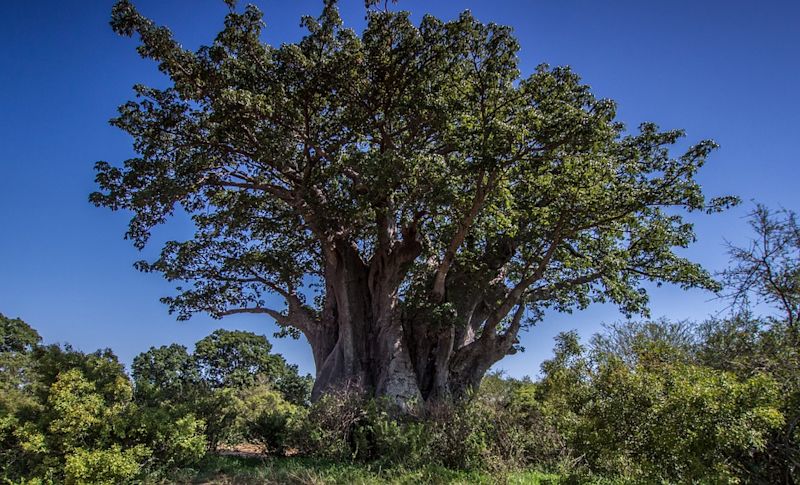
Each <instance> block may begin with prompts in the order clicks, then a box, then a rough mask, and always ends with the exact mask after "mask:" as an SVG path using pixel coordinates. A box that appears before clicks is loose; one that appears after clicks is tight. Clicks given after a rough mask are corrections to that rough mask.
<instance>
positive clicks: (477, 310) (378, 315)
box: [305, 236, 523, 405]
mask: <svg viewBox="0 0 800 485" xmlns="http://www.w3.org/2000/svg"><path fill="white" fill-rule="evenodd" d="M409 237H413V236H409ZM407 239H408V238H406V240H405V241H404V242H403V243H402V244H400V243H398V244H396V245H394V246H393V247H392V248H391V249H390V250H386V251H382V252H380V251H379V252H377V253H376V255H375V256H373V257H372V258H371V260H370V261H369V263H366V262H364V261H363V260H362V258H361V257H360V255H359V252H358V249H357V248H356V247H354V246H352V245H349V244H346V243H340V244H338V245H333V246H332V247H331V249H330V250H329V251H328V252H327V257H326V259H327V265H326V268H325V281H326V295H325V306H324V309H323V311H322V314H321V315H320V316H319V321H317V322H316V323H315V325H314V326H313V328H314V329H316V330H315V331H306V332H305V333H306V336H307V337H308V340H309V342H310V343H311V346H312V348H313V352H314V358H315V363H316V381H315V385H314V389H313V392H312V398H313V399H318V398H319V397H320V396H321V395H322V394H323V393H325V392H328V391H331V390H334V389H337V388H343V387H349V386H357V387H358V388H360V389H363V390H364V391H366V392H367V393H368V394H370V395H374V396H380V397H388V398H390V399H392V400H394V401H395V402H397V403H399V404H401V405H408V404H409V403H411V402H415V401H421V400H432V399H442V398H456V399H458V398H462V397H465V396H466V395H468V394H469V392H470V391H471V390H473V389H475V388H476V387H477V386H478V385H479V384H480V380H481V378H482V377H483V375H484V374H485V373H486V371H487V370H488V369H489V368H490V367H491V366H492V365H493V364H494V363H495V362H497V361H498V360H500V359H501V358H503V357H504V356H505V355H507V354H508V353H510V352H512V351H513V343H514V341H515V339H516V335H517V332H518V330H519V321H520V319H521V316H522V308H523V307H522V305H516V307H517V312H516V313H515V315H514V318H513V319H512V321H511V326H510V327H508V328H506V329H505V331H503V332H501V333H498V332H497V327H498V324H499V323H500V320H499V319H498V320H496V321H495V320H492V319H493V318H496V315H495V311H494V310H495V309H494V308H493V307H492V305H490V303H489V301H497V299H498V298H500V299H502V298H503V297H504V296H505V295H504V294H503V292H502V291H501V290H500V288H501V287H502V288H505V287H504V286H502V285H500V284H499V283H497V282H493V281H492V280H490V279H489V278H487V277H483V278H481V277H480V276H478V275H476V274H474V273H469V274H468V273H466V272H464V273H462V272H459V271H458V270H457V269H456V270H453V271H451V273H450V277H449V278H448V279H447V285H446V288H447V290H446V292H445V295H443V299H442V301H439V303H445V302H446V303H452V304H453V305H454V307H455V308H456V314H455V316H454V320H451V321H446V322H442V321H440V322H436V321H433V322H432V321H430V319H429V318H428V317H427V316H426V315H424V314H421V313H420V312H416V311H414V310H413V309H408V308H405V309H404V308H402V305H401V300H400V295H399V289H400V285H401V283H402V282H403V280H404V278H405V276H406V272H407V266H408V264H409V263H411V261H413V259H414V258H415V257H416V256H417V255H418V254H419V249H420V248H419V244H418V243H417V242H414V241H412V242H411V243H409V242H408V241H407ZM502 259H503V261H500V262H499V263H498V264H502V263H504V262H505V259H506V258H502ZM493 269H496V268H493ZM484 274H488V272H484ZM431 298H433V297H431ZM504 316H505V315H502V316H501V317H504ZM320 329H322V331H320Z"/></svg>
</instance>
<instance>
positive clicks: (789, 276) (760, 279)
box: [722, 204, 800, 343]
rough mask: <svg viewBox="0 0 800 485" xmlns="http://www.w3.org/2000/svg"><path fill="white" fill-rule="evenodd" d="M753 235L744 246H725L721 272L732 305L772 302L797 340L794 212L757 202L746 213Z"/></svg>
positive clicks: (798, 269)
mask: <svg viewBox="0 0 800 485" xmlns="http://www.w3.org/2000/svg"><path fill="white" fill-rule="evenodd" d="M750 226H751V227H752V228H753V232H754V233H755V234H754V237H753V239H751V241H750V243H749V244H748V245H747V246H735V245H733V244H729V245H728V254H729V255H730V257H731V263H732V265H731V267H730V268H729V269H727V270H725V271H723V273H722V276H723V278H724V282H725V286H726V289H727V290H728V291H727V293H725V294H724V296H726V297H727V298H729V299H730V300H731V301H732V303H733V304H734V305H745V306H746V305H747V304H748V302H750V301H751V300H754V302H755V303H761V302H763V303H766V304H769V305H772V306H773V307H774V308H776V309H777V310H778V311H780V316H779V317H778V318H777V320H778V321H784V322H785V324H786V325H787V326H788V327H789V331H790V332H791V334H792V335H793V338H794V339H796V342H798V343H800V329H798V325H800V323H798V321H800V226H798V224H797V216H796V215H795V213H794V212H792V211H789V210H786V209H782V210H779V211H773V210H770V209H769V208H768V207H766V206H763V205H760V204H759V205H758V206H757V207H756V209H755V210H754V211H753V212H752V213H751V214H750Z"/></svg>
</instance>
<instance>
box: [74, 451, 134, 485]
mask: <svg viewBox="0 0 800 485" xmlns="http://www.w3.org/2000/svg"><path fill="white" fill-rule="evenodd" d="M149 454H150V450H148V449H147V448H146V447H144V446H141V445H139V446H136V447H134V448H131V449H127V450H123V449H121V448H120V446H119V445H113V446H112V447H111V448H109V449H105V450H85V449H83V448H77V449H75V450H74V451H72V452H71V453H70V454H69V455H67V457H66V463H65V465H64V483H66V484H67V485H78V484H96V485H105V484H111V485H113V484H118V483H127V482H130V481H131V480H132V479H133V478H135V477H136V476H137V475H138V474H139V471H140V469H141V464H140V463H141V461H142V459H143V458H145V457H147V456H148V455H149Z"/></svg>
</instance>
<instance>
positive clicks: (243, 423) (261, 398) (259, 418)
mask: <svg viewBox="0 0 800 485" xmlns="http://www.w3.org/2000/svg"><path fill="white" fill-rule="evenodd" d="M234 408H235V414H236V423H235V426H236V428H237V431H238V433H239V435H240V436H241V437H242V438H243V439H244V440H246V441H249V442H251V443H258V444H260V445H262V446H264V448H265V450H267V451H271V452H278V453H283V452H284V450H285V449H286V447H287V446H288V442H289V437H290V433H291V430H292V429H293V428H295V427H297V426H298V425H299V422H300V421H302V420H303V419H304V417H305V410H304V409H303V408H301V407H299V406H296V405H294V404H292V403H290V402H288V401H287V400H286V399H285V398H284V397H283V395H282V394H281V393H280V392H278V391H275V390H273V389H272V388H270V386H268V385H266V384H263V385H259V386H254V387H251V388H247V389H244V390H242V391H239V393H238V394H237V396H236V403H235V404H234Z"/></svg>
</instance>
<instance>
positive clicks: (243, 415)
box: [0, 315, 800, 483]
mask: <svg viewBox="0 0 800 485" xmlns="http://www.w3.org/2000/svg"><path fill="white" fill-rule="evenodd" d="M787 331H788V329H787V327H785V326H782V325H781V324H780V322H779V321H776V320H772V321H767V320H757V319H754V318H752V317H750V316H748V315H738V316H736V317H734V318H731V319H728V320H720V321H712V322H707V323H705V324H703V325H702V326H699V327H697V328H693V327H690V326H689V325H688V324H685V323H670V322H666V321H657V322H640V323H631V322H629V323H623V324H619V325H615V326H610V327H608V328H607V329H606V332H605V333H603V334H601V335H597V336H595V338H594V339H592V341H591V343H590V345H588V346H587V347H584V346H582V345H581V344H580V342H579V341H578V338H577V336H576V334H575V333H570V332H568V333H563V334H561V335H560V336H559V337H558V339H557V342H556V347H555V355H554V357H553V358H552V359H550V360H548V361H546V362H545V363H544V364H543V365H542V377H541V379H539V380H538V381H536V382H533V381H531V380H529V379H522V380H518V379H512V378H508V377H505V376H503V375H500V374H490V375H489V376H487V377H486V378H485V379H484V382H483V383H482V386H481V388H480V390H479V391H478V392H477V393H476V394H475V395H474V396H472V399H471V400H469V401H466V402H458V403H453V402H446V401H440V402H436V403H428V404H421V403H420V404H419V405H416V406H412V407H411V408H410V409H404V410H401V409H399V408H398V407H396V406H394V405H393V404H392V403H390V402H387V401H381V400H375V399H368V398H366V397H365V395H364V394H363V393H361V392H359V390H358V389H344V390H342V391H340V392H338V393H333V394H330V395H327V396H325V397H324V398H323V399H321V400H320V401H318V402H316V403H314V404H310V403H309V402H308V387H307V384H308V382H307V380H306V379H305V378H302V377H300V376H298V375H297V373H296V370H295V369H293V368H292V367H290V366H287V365H286V363H285V362H284V361H283V360H282V359H281V358H280V357H279V356H276V355H273V354H270V353H269V352H266V353H260V354H253V353H252V352H251V351H252V350H253V349H252V348H251V346H252V345H256V344H257V345H263V341H261V340H259V339H258V338H256V337H255V336H253V335H252V334H244V333H238V334H235V335H232V334H229V333H226V332H216V333H215V334H213V337H214V338H212V339H211V340H215V341H216V343H214V345H215V346H216V347H215V348H214V351H213V352H212V354H213V355H215V356H216V357H215V358H214V359H211V361H213V362H211V361H209V360H208V359H206V360H204V358H203V357H202V356H203V352H202V350H197V349H196V351H195V353H194V354H189V353H188V352H186V350H185V349H183V351H181V348H180V347H178V346H173V347H171V348H162V349H151V350H150V351H148V352H146V353H144V354H142V355H140V356H139V357H137V359H136V360H135V362H134V365H133V378H132V379H131V378H129V377H128V375H127V374H126V373H125V372H124V369H123V366H122V365H120V364H119V362H118V361H117V359H116V357H114V355H113V354H112V353H111V352H110V351H107V350H106V351H98V352H95V353H92V354H83V353H81V352H78V351H76V350H73V349H71V348H69V347H66V346H63V347H61V346H53V345H51V346H41V345H39V343H38V341H39V337H38V334H36V332H35V331H34V330H33V329H31V328H30V327H29V326H27V325H26V324H25V323H24V322H22V321H21V320H18V319H17V320H12V319H8V318H5V317H3V318H2V332H3V336H2V337H3V349H2V354H1V355H2V365H1V366H0V369H2V372H3V374H4V375H3V381H2V382H3V384H2V385H3V387H2V394H1V395H0V445H2V446H0V450H1V451H0V467H2V468H0V470H2V477H3V479H4V481H5V482H8V483H125V482H148V483H169V482H186V483H189V482H211V483H375V482H385V483H412V482H421V483H504V482H505V483H556V482H559V483H560V482H563V483H570V482H572V483H587V482H596V483H643V482H647V483H687V482H702V483H737V482H763V483H768V482H772V483H779V482H782V481H783V482H785V483H795V482H792V480H795V481H796V480H797V478H798V477H797V472H798V469H797V465H796V463H797V460H798V457H799V456H800V452H799V448H798V431H797V428H796V423H797V419H798V406H797V404H798V402H800V401H798V386H797V380H798V352H797V347H796V346H793V345H792V344H791V339H792V337H791V336H790V335H789V334H788V333H787ZM262 338H263V337H262ZM220 341H224V342H225V345H221V344H220V343H219V342H220ZM205 342H206V343H208V340H205ZM745 344H746V345H745ZM202 348H203V346H202V345H198V349H202ZM226 356H227V357H226ZM232 356H235V359H234V358H229V357H232ZM209 362H211V363H209ZM231 363H234V364H235V365H229V364H231ZM245 368H247V369H249V370H250V372H248V373H247V374H245V373H242V372H240V371H242V370H243V369H245ZM245 376H246V378H245ZM290 384H291V385H290ZM236 443H251V444H254V445H257V446H258V447H259V448H258V449H260V450H263V456H256V457H254V456H251V457H236V456H218V455H216V454H215V453H214V451H215V450H216V449H217V448H218V446H219V445H221V444H236ZM534 470H535V471H534ZM548 481H549V482H548Z"/></svg>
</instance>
